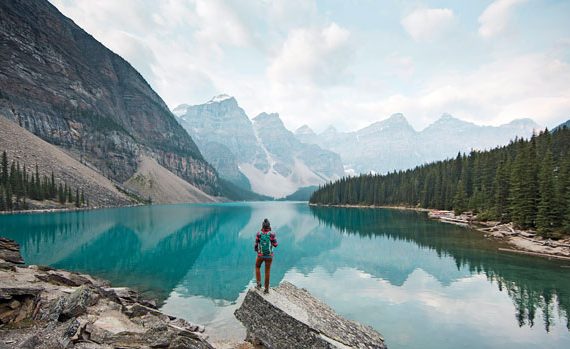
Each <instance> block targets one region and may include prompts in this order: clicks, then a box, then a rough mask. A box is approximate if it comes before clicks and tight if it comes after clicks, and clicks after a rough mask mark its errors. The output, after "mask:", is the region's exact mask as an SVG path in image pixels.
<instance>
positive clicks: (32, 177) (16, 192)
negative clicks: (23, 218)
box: [0, 151, 89, 211]
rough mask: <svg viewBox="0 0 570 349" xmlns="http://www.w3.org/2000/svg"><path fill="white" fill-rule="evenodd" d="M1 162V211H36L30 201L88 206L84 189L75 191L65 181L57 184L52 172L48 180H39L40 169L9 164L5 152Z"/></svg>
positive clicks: (17, 162)
mask: <svg viewBox="0 0 570 349" xmlns="http://www.w3.org/2000/svg"><path fill="white" fill-rule="evenodd" d="M0 161H1V162H0V211H13V210H28V209H30V208H33V205H31V204H30V201H44V200H51V201H54V203H56V204H59V205H62V206H67V205H72V206H74V207H84V206H89V200H88V199H87V198H86V197H85V193H84V191H83V189H81V190H80V189H79V188H75V189H73V188H71V187H70V186H68V185H67V183H65V182H63V181H58V182H57V183H56V180H55V176H54V174H53V172H52V173H51V176H49V177H48V176H46V175H43V176H40V173H39V169H38V166H37V165H36V166H35V171H31V170H29V169H27V168H26V167H25V166H20V163H19V161H14V160H12V161H11V163H10V161H9V159H8V154H7V153H6V151H4V152H2V159H1V160H0Z"/></svg>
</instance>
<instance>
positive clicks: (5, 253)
mask: <svg viewBox="0 0 570 349" xmlns="http://www.w3.org/2000/svg"><path fill="white" fill-rule="evenodd" d="M0 260H4V261H6V262H9V263H14V264H24V259H23V258H22V255H21V254H20V245H18V243H17V242H16V241H14V240H10V239H6V238H3V237H0Z"/></svg>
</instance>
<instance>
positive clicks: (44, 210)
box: [0, 204, 148, 215]
mask: <svg viewBox="0 0 570 349" xmlns="http://www.w3.org/2000/svg"><path fill="white" fill-rule="evenodd" d="M146 205H148V204H131V205H120V206H90V207H65V208H35V209H31V210H13V211H0V215H11V214H14V215H17V214H18V215H19V214H26V213H31V214H39V213H59V212H76V211H94V210H102V209H106V208H123V207H137V206H146Z"/></svg>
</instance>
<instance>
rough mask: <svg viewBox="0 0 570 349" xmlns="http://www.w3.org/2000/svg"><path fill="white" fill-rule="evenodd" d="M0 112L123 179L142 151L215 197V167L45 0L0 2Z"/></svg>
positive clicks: (150, 97) (135, 82) (125, 67)
mask: <svg viewBox="0 0 570 349" xmlns="http://www.w3.org/2000/svg"><path fill="white" fill-rule="evenodd" d="M0 11H1V13H2V15H1V16H0V43H1V44H2V47H3V48H2V50H0V61H1V62H2V64H0V91H1V93H0V114H2V115H4V117H6V118H8V119H11V120H13V121H15V122H16V123H18V124H19V125H20V126H22V127H24V128H26V129H27V130H29V131H30V132H32V133H33V134H35V135H37V136H38V137H40V138H42V139H43V140H45V141H47V142H49V143H51V144H54V145H57V146H59V147H61V148H63V149H65V150H66V151H67V152H68V153H69V154H70V155H72V156H73V157H75V158H76V159H78V160H80V161H81V162H85V163H89V164H91V165H92V166H93V167H95V168H97V169H98V170H99V171H100V172H101V173H102V174H103V175H104V176H106V177H108V178H110V179H112V180H114V181H116V182H119V183H123V182H126V181H127V180H129V179H130V178H131V177H132V176H133V175H134V174H135V173H136V171H137V169H138V167H139V164H140V161H141V158H142V156H147V157H150V158H153V159H155V160H156V161H157V163H158V164H160V166H162V167H164V168H165V169H166V170H168V171H170V172H172V173H173V174H175V175H177V176H179V177H181V178H183V179H184V180H186V181H188V182H189V183H191V184H192V185H194V186H196V187H197V188H199V189H201V190H204V191H205V192H207V193H209V194H213V195H220V193H221V187H220V183H219V181H218V176H217V173H216V171H215V170H214V168H213V167H212V166H211V165H209V164H208V163H207V162H206V161H205V160H204V158H203V157H202V155H201V153H200V151H199V150H198V148H197V146H196V144H195V143H194V142H193V140H192V139H191V137H190V136H189V135H188V134H187V132H185V130H184V129H183V128H182V127H181V126H180V125H179V124H178V122H177V121H176V119H175V117H174V116H173V114H172V113H171V112H170V111H169V109H168V108H167V106H166V104H165V103H164V101H163V100H162V99H161V98H160V96H158V94H156V92H155V91H153V89H152V88H151V87H150V86H149V84H148V83H147V82H146V81H145V80H144V79H143V77H142V76H141V75H140V74H139V73H138V72H137V71H136V70H135V69H134V68H133V67H132V66H131V65H130V64H129V63H128V62H127V61H125V60H124V59H122V58H121V57H120V56H118V55H117V54H115V53H113V52H112V51H110V50H109V49H107V48H106V47H105V46H103V45H102V44H101V43H99V42H98V41H97V40H95V39H94V38H93V37H92V36H91V35H89V34H88V33H86V32H85V31H84V30H82V29H81V28H80V27H78V26H77V25H76V24H75V23H74V22H73V21H72V20H70V19H69V18H67V17H65V16H64V15H63V14H61V13H60V12H59V11H58V10H57V9H56V8H55V7H54V6H53V5H51V4H50V3H49V2H48V1H47V0H33V1H23V0H14V1H2V2H1V3H0Z"/></svg>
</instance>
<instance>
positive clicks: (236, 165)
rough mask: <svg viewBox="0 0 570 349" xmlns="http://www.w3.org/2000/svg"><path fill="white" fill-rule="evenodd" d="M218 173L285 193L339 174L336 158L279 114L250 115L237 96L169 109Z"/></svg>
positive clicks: (243, 184) (238, 182)
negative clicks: (306, 140) (301, 135)
mask: <svg viewBox="0 0 570 349" xmlns="http://www.w3.org/2000/svg"><path fill="white" fill-rule="evenodd" d="M173 113H174V114H175V115H177V116H178V121H179V122H180V124H181V125H182V126H183V127H184V128H185V129H186V130H187V131H188V133H189V134H190V135H191V136H192V138H193V139H194V140H195V141H196V143H197V144H198V147H199V148H200V150H201V151H202V153H203V154H204V157H205V158H206V160H208V161H209V162H210V163H211V164H212V165H213V166H214V167H215V168H216V169H217V170H218V172H219V173H220V175H221V176H222V177H223V178H224V179H227V180H229V181H231V182H232V183H234V184H236V185H238V186H240V187H242V188H245V189H251V190H253V191H254V192H257V193H260V194H264V195H269V196H273V197H283V196H286V195H288V194H291V193H293V192H295V191H296V190H297V189H299V188H301V187H306V186H311V185H318V184H322V183H324V182H326V181H328V180H332V179H336V178H339V177H340V176H342V175H343V168H342V162H341V161H340V157H339V156H338V155H337V154H335V153H333V152H330V151H327V150H324V149H321V148H320V147H319V146H317V145H315V144H305V143H302V142H301V141H299V140H298V139H297V138H296V137H295V135H294V134H293V133H292V132H290V131H289V130H288V129H287V128H286V127H285V125H284V124H283V122H282V121H281V119H280V118H279V115H278V114H267V113H261V114H259V115H258V116H256V117H255V118H254V119H253V120H250V119H249V117H248V116H247V114H246V113H245V111H244V110H243V109H242V108H241V107H239V105H238V103H237V101H236V99H235V98H233V97H230V96H227V95H220V96H216V97H214V98H212V99H211V100H210V101H208V102H206V103H204V104H200V105H193V106H189V105H181V106H178V107H176V108H175V109H174V110H173Z"/></svg>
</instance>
